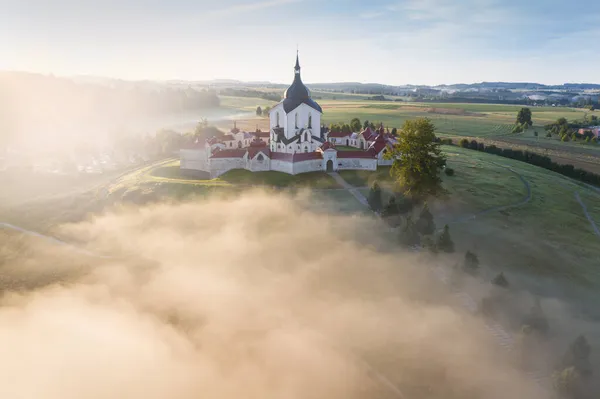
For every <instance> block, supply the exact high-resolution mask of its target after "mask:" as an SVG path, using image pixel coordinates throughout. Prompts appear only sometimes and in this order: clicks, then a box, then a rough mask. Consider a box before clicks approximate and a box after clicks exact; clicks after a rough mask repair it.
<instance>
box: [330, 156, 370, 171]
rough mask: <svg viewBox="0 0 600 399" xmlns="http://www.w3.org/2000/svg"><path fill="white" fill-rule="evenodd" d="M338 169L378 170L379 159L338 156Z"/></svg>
mask: <svg viewBox="0 0 600 399" xmlns="http://www.w3.org/2000/svg"><path fill="white" fill-rule="evenodd" d="M338 169H339V170H345V169H360V170H377V159H366V158H364V159H363V158H338Z"/></svg>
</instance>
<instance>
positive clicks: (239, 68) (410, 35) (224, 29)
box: [0, 0, 600, 85]
mask: <svg viewBox="0 0 600 399" xmlns="http://www.w3.org/2000/svg"><path fill="white" fill-rule="evenodd" d="M0 10H1V11H0V70H23V71H30V72H39V73H44V74H49V73H52V74H55V75H61V76H71V75H93V76H104V77H114V78H122V79H133V80H140V79H152V80H168V79H182V80H210V79H238V80H244V81H271V82H277V83H289V82H290V81H291V80H292V78H293V65H294V62H295V56H296V48H297V47H298V49H299V52H300V61H301V65H302V68H303V69H302V76H303V80H304V81H305V82H308V83H311V82H312V83H317V82H319V83H325V82H342V81H343V82H363V83H367V82H376V83H385V84H393V85H401V84H431V85H435V84H442V83H447V84H450V83H473V82H481V81H517V82H539V83H546V84H560V83H573V82H589V83H600V68H599V65H600V51H598V43H600V23H599V21H600V2H598V1H597V0H571V1H566V0H528V1H523V0H369V1H358V0H245V1H244V0H219V1H206V0H145V1H142V0H0Z"/></svg>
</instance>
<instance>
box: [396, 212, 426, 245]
mask: <svg viewBox="0 0 600 399" xmlns="http://www.w3.org/2000/svg"><path fill="white" fill-rule="evenodd" d="M399 238H400V243H401V244H403V245H406V246H413V245H419V244H420V243H421V238H420V237H419V232H418V231H417V226H416V224H415V222H413V221H412V218H411V217H410V216H409V217H407V218H406V223H404V226H402V229H401V230H400V237H399Z"/></svg>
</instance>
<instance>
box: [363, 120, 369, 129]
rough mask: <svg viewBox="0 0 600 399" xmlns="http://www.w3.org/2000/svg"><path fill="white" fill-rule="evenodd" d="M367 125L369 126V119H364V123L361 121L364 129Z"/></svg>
mask: <svg viewBox="0 0 600 399" xmlns="http://www.w3.org/2000/svg"><path fill="white" fill-rule="evenodd" d="M368 127H369V121H368V120H365V121H364V123H363V129H366V128H368Z"/></svg>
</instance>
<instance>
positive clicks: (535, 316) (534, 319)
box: [525, 298, 549, 333]
mask: <svg viewBox="0 0 600 399" xmlns="http://www.w3.org/2000/svg"><path fill="white" fill-rule="evenodd" d="M525 324H527V325H529V326H531V328H533V329H534V330H536V331H538V332H540V333H546V332H547V331H548V328H549V325H548V320H547V319H546V315H545V314H544V311H543V309H542V304H541V303H540V300H539V298H535V302H534V304H533V306H532V307H531V310H530V311H529V315H528V316H527V317H526V318H525Z"/></svg>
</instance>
